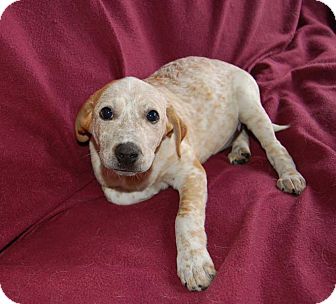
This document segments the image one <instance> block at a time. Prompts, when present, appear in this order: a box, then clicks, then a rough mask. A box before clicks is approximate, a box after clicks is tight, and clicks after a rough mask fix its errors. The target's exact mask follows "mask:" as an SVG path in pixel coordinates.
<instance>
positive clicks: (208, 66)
mask: <svg viewBox="0 0 336 304" xmlns="http://www.w3.org/2000/svg"><path fill="white" fill-rule="evenodd" d="M103 106H110V107H112V108H113V110H114V111H115V113H116V118H115V120H112V121H110V122H108V123H107V122H105V121H102V120H101V119H100V118H99V110H100V109H101V108H102V107H103ZM150 108H155V109H157V111H158V112H159V114H160V121H159V122H158V123H157V124H156V125H152V126H151V125H150V124H149V123H148V121H146V120H145V116H144V115H145V113H146V111H147V110H149V109H150ZM242 124H244V125H246V126H247V128H248V129H250V130H251V131H252V132H253V133H254V135H255V136H256V137H257V139H258V140H259V141H260V143H261V145H262V147H263V148H264V149H265V151H266V154H267V157H268V159H269V161H270V163H271V164H272V166H273V167H274V169H275V170H276V171H277V173H278V175H279V180H278V181H277V186H278V187H279V188H280V189H282V190H283V191H286V192H290V193H292V192H293V193H296V194H299V193H301V192H302V191H303V189H304V188H305V180H304V178H303V177H302V176H301V174H300V173H299V172H298V171H297V170H296V168H295V164H294V162H293V160H292V158H291V156H290V155H289V153H288V152H287V150H286V149H285V148H284V147H283V146H282V145H281V143H280V142H279V141H278V140H277V138H276V137H275V134H274V130H281V129H283V128H284V127H280V128H279V126H276V125H273V124H272V122H271V121H270V119H269V117H268V116H267V114H266V112H265V110H264V109H263V108H262V106H261V102H260V96H259V89H258V86H257V84H256V82H255V81H254V79H253V78H252V77H251V76H250V75H249V74H248V73H246V72H245V71H243V70H241V69H239V68H238V67H235V66H233V65H231V64H228V63H225V62H222V61H219V60H211V59H207V58H202V57H187V58H183V59H179V60H176V61H174V62H171V63H168V64H167V65H165V66H163V67H162V68H161V69H159V70H158V71H156V72H155V73H154V74H153V75H151V76H150V77H148V78H147V79H144V80H139V79H137V78H134V77H126V78H123V79H121V80H117V81H114V82H112V83H110V84H108V85H106V86H105V87H104V88H102V89H101V90H99V91H97V92H96V93H95V94H93V95H92V96H91V98H90V99H89V100H88V101H87V102H86V103H85V104H84V105H83V107H82V109H81V110H80V112H79V113H78V116H77V119H76V135H77V139H78V140H79V141H86V140H88V139H89V136H90V135H92V137H91V140H90V151H91V159H92V165H93V169H94V172H95V175H96V177H97V179H98V181H99V183H100V184H101V185H102V189H103V191H104V194H105V196H106V198H107V199H108V200H109V201H110V202H112V203H115V204H120V205H129V204H134V203H137V202H140V201H143V200H145V199H148V198H150V197H151V196H153V195H154V194H156V193H158V192H159V191H160V190H161V189H164V188H167V187H168V186H171V187H173V188H175V189H177V190H178V191H179V195H180V205H179V211H178V214H177V217H176V221H175V229H176V246H177V273H178V276H179V277H180V279H181V281H182V283H183V284H184V285H186V286H187V288H188V289H189V290H203V289H204V288H206V287H208V286H209V284H210V283H211V280H212V279H213V277H214V276H215V274H216V271H215V268H214V265H213V262H212V259H211V257H210V255H209V253H208V251H207V248H206V242H207V240H206V233H205V230H204V222H205V206H206V201H207V180H206V173H205V170H204V168H203V166H202V165H201V163H203V162H205V161H206V160H207V159H208V158H209V157H210V156H211V155H214V154H216V153H218V152H219V151H221V150H223V149H224V148H226V147H229V146H231V145H232V151H231V153H230V154H229V159H230V161H231V162H232V163H235V162H238V163H241V162H242V161H244V159H243V158H244V157H245V158H246V157H247V156H246V155H248V154H249V153H250V150H249V143H248V135H247V132H246V131H245V130H242V131H240V130H241V125H242ZM239 131H240V132H239ZM237 134H239V135H238V136H237ZM125 141H131V142H135V143H136V144H138V145H139V146H140V148H141V150H142V155H141V159H140V160H139V164H138V167H137V168H138V169H139V171H141V172H142V173H138V174H136V175H134V176H122V175H120V174H117V173H116V172H114V171H113V170H114V169H113V168H114V166H115V165H116V160H115V157H114V153H113V149H114V147H115V146H116V145H117V144H119V143H121V142H125Z"/></svg>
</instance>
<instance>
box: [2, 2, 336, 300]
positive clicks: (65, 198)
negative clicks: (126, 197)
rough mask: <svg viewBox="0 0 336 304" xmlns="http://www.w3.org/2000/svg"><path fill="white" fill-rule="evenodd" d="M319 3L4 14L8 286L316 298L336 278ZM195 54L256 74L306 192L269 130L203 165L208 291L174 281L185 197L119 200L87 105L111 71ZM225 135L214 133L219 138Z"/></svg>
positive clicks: (326, 65) (335, 58)
mask: <svg viewBox="0 0 336 304" xmlns="http://www.w3.org/2000/svg"><path fill="white" fill-rule="evenodd" d="M335 26H336V25H335V19H334V17H333V15H332V13H331V11H330V10H329V9H328V8H327V7H326V6H324V5H323V4H322V3H320V2H317V1H315V0H302V1H299V0H274V1H273V0H272V1H268V0H258V1H250V0H241V1H237V0H222V1H204V0H188V1H187V0H181V1H173V0H167V1H143V0H134V1H131V0H123V1H122V0H119V1H109V0H88V1H82V0H72V1H65V0H53V1H51V0H49V1H45V0H22V1H20V2H16V3H14V4H13V5H11V6H10V7H9V8H8V9H7V10H6V11H5V13H4V14H3V16H2V18H1V21H0V105H1V106H0V132H1V144H0V147H1V149H0V168H1V174H0V250H1V254H0V284H1V286H2V288H3V290H4V291H5V293H6V294H7V295H8V296H9V297H10V298H11V299H13V300H15V301H16V302H19V303H22V304H29V303H72V304H77V303H204V304H208V303H272V304H276V303H286V304H290V303H295V304H298V303H317V302H321V301H322V300H323V299H325V298H326V297H327V296H329V294H330V293H331V291H332V290H333V288H334V284H335V283H336V231H335V229H336V151H335V150H336V139H335V137H336V36H335ZM188 55H197V56H206V57H211V58H218V59H221V60H224V61H228V62H230V63H233V64H236V65H238V66H240V67H242V68H243V69H245V70H247V71H249V72H250V73H251V74H252V75H253V76H254V77H255V78H256V80H257V81H258V83H259V85H260V88H261V96H262V102H263V105H264V107H265V109H266V111H267V112H268V114H269V115H270V117H271V119H272V120H273V121H274V122H275V123H278V124H290V125H291V128H290V129H288V130H286V131H283V132H280V133H278V135H277V136H278V138H279V140H280V141H281V142H282V143H283V144H284V146H285V147H287V149H288V150H289V152H290V154H291V155H292V156H293V158H294V160H295V162H296V164H297V166H298V168H299V170H300V172H301V173H302V174H303V175H304V177H305V178H306V180H307V184H308V187H307V189H306V190H305V191H304V193H303V194H302V195H301V196H299V197H295V196H291V195H287V194H284V193H282V192H281V191H279V190H278V189H277V188H276V187H275V184H276V173H275V171H274V170H273V169H272V167H271V165H270V164H269V162H268V161H267V159H266V155H265V153H264V151H263V150H262V149H261V147H260V145H259V144H258V143H257V141H256V140H255V139H253V138H252V139H251V151H252V158H251V161H250V162H249V163H248V164H246V165H242V166H232V165H230V164H229V162H228V160H227V154H228V152H229V151H228V150H226V151H224V152H223V153H219V154H218V155H216V156H214V157H212V158H211V159H210V160H209V161H208V162H207V163H206V164H205V168H206V171H207V174H208V189H209V199H208V205H207V220H206V230H207V233H208V248H209V252H210V254H211V255H212V257H213V260H214V263H215V266H216V268H217V270H218V274H217V277H216V278H215V280H214V282H213V283H212V285H211V286H210V288H209V289H208V290H207V291H204V292H201V293H191V292H188V291H187V290H186V289H185V288H184V287H183V286H182V285H181V283H180V281H179V279H178V277H177V275H176V246H175V235H174V221H175V215H176V212H177V208H178V195H177V193H176V192H175V191H174V190H172V189H168V190H165V191H163V192H161V193H159V194H158V195H156V196H155V197H153V198H152V199H150V200H148V201H146V202H144V203H141V204H138V205H133V206H128V207H119V206H116V205H113V204H110V203H108V202H107V201H106V199H105V198H104V196H103V193H102V191H101V189H100V187H99V186H98V184H97V181H96V180H95V178H94V176H93V172H92V169H91V164H90V159H89V154H88V153H89V151H88V147H87V146H80V145H78V144H77V142H76V141H75V137H74V120H75V117H76V113H77V111H78V109H79V107H80V106H81V104H82V103H83V102H84V101H85V100H86V98H87V97H88V96H89V95H90V94H91V93H93V92H94V91H95V90H97V89H98V88H100V87H102V86H103V85H104V84H106V83H107V82H109V81H110V80H112V79H116V78H121V77H123V76H128V75H133V76H137V77H146V76H148V75H149V74H151V73H152V72H153V71H155V70H156V69H157V68H159V67H160V66H161V65H163V64H164V63H167V62H169V61H172V60H174V59H176V58H180V57H185V56H188ZM209 136H211V134H209Z"/></svg>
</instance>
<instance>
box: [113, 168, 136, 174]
mask: <svg viewBox="0 0 336 304" xmlns="http://www.w3.org/2000/svg"><path fill="white" fill-rule="evenodd" d="M112 170H113V171H114V172H115V173H117V174H118V175H125V176H133V175H136V174H139V173H142V171H138V170H126V169H121V168H118V169H112Z"/></svg>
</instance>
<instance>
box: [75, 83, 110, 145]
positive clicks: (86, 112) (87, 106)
mask: <svg viewBox="0 0 336 304" xmlns="http://www.w3.org/2000/svg"><path fill="white" fill-rule="evenodd" d="M112 82H113V81H112ZM112 82H110V83H108V84H107V85H105V86H104V87H102V88H101V89H99V90H98V91H96V92H95V93H93V94H92V95H91V96H90V97H89V99H88V100H87V101H86V102H85V103H84V104H83V105H82V107H81V108H80V110H79V112H78V114H77V117H76V123H75V132H76V138H77V140H78V141H79V142H87V141H88V140H89V139H90V135H91V131H90V130H91V123H92V114H93V109H94V107H95V106H96V104H97V101H98V99H99V98H100V96H101V95H102V94H103V92H104V91H105V89H106V88H107V87H108V86H109V85H110V84H111V83H112Z"/></svg>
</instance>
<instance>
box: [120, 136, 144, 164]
mask: <svg viewBox="0 0 336 304" xmlns="http://www.w3.org/2000/svg"><path fill="white" fill-rule="evenodd" d="M114 153H115V155H116V157H117V159H118V161H119V163H120V164H121V165H123V166H129V165H132V164H134V163H135V162H136V161H137V159H138V158H139V155H140V153H141V150H140V149H139V147H138V146H137V145H135V144H133V143H131V142H127V143H124V144H119V145H118V146H117V147H116V148H115V151H114Z"/></svg>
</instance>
